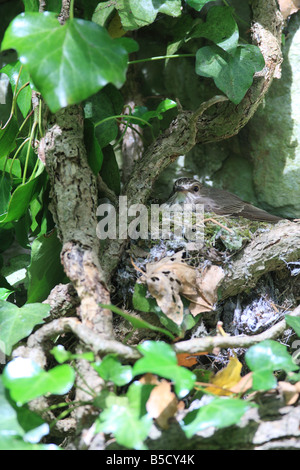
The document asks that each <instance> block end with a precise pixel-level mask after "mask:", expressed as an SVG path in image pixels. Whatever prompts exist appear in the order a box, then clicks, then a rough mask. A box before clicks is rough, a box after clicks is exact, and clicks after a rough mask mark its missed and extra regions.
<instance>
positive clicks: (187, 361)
mask: <svg viewBox="0 0 300 470" xmlns="http://www.w3.org/2000/svg"><path fill="white" fill-rule="evenodd" d="M206 354H208V352H201V353H192V354H191V353H178V354H176V356H177V363H178V365H179V366H184V367H191V366H194V365H195V364H197V362H198V361H197V356H204V355H206Z"/></svg>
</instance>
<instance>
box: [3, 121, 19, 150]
mask: <svg viewBox="0 0 300 470" xmlns="http://www.w3.org/2000/svg"><path fill="white" fill-rule="evenodd" d="M18 132H19V125H18V122H17V119H16V118H15V116H12V118H11V119H10V121H9V122H8V123H6V125H5V127H4V129H0V145H1V155H0V158H4V157H6V156H7V155H9V153H10V152H12V150H13V149H14V148H15V146H16V137H17V134H18Z"/></svg>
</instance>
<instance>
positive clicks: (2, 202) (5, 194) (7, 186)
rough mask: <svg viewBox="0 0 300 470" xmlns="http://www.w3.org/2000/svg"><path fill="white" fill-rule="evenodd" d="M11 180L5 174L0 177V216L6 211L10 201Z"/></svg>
mask: <svg viewBox="0 0 300 470" xmlns="http://www.w3.org/2000/svg"><path fill="white" fill-rule="evenodd" d="M11 189H12V187H11V179H10V177H9V175H7V174H6V173H2V175H0V215H2V214H4V213H5V212H6V211H7V208H8V203H9V200H10V197H11V195H10V191H11Z"/></svg>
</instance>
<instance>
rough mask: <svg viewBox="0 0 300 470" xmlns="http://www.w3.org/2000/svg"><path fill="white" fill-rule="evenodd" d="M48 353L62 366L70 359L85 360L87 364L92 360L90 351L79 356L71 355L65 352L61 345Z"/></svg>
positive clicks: (92, 356) (92, 355)
mask: <svg viewBox="0 0 300 470" xmlns="http://www.w3.org/2000/svg"><path fill="white" fill-rule="evenodd" d="M50 352H51V354H53V356H54V357H55V359H56V361H57V362H59V364H62V363H64V362H66V361H70V360H72V359H85V360H86V361H89V362H91V361H93V360H94V354H93V353H92V352H91V351H87V352H84V353H79V354H72V353H71V352H70V351H67V350H66V349H65V348H64V346H63V345H61V344H58V345H57V346H54V348H52V349H51V351H50Z"/></svg>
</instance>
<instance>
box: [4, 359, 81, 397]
mask: <svg viewBox="0 0 300 470" xmlns="http://www.w3.org/2000/svg"><path fill="white" fill-rule="evenodd" d="M2 379H3V384H4V386H5V387H6V388H8V389H9V391H10V395H11V397H12V399H13V400H14V401H16V402H17V403H18V404H24V403H27V402H28V401H30V400H33V399H34V398H37V397H39V396H41V395H45V394H46V393H53V394H55V395H64V394H65V393H67V392H68V391H69V390H70V388H71V387H72V385H73V383H74V380H75V372H74V369H73V368H72V367H71V366H69V365H67V364H63V365H62V366H57V367H54V368H53V369H50V370H49V372H46V371H44V370H43V369H42V368H41V367H40V366H39V365H38V364H36V363H35V362H33V361H32V360H31V359H28V358H26V359H25V358H23V357H17V358H16V359H13V360H12V361H10V362H9V363H8V364H7V365H6V366H5V368H4V371H3V375H2Z"/></svg>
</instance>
